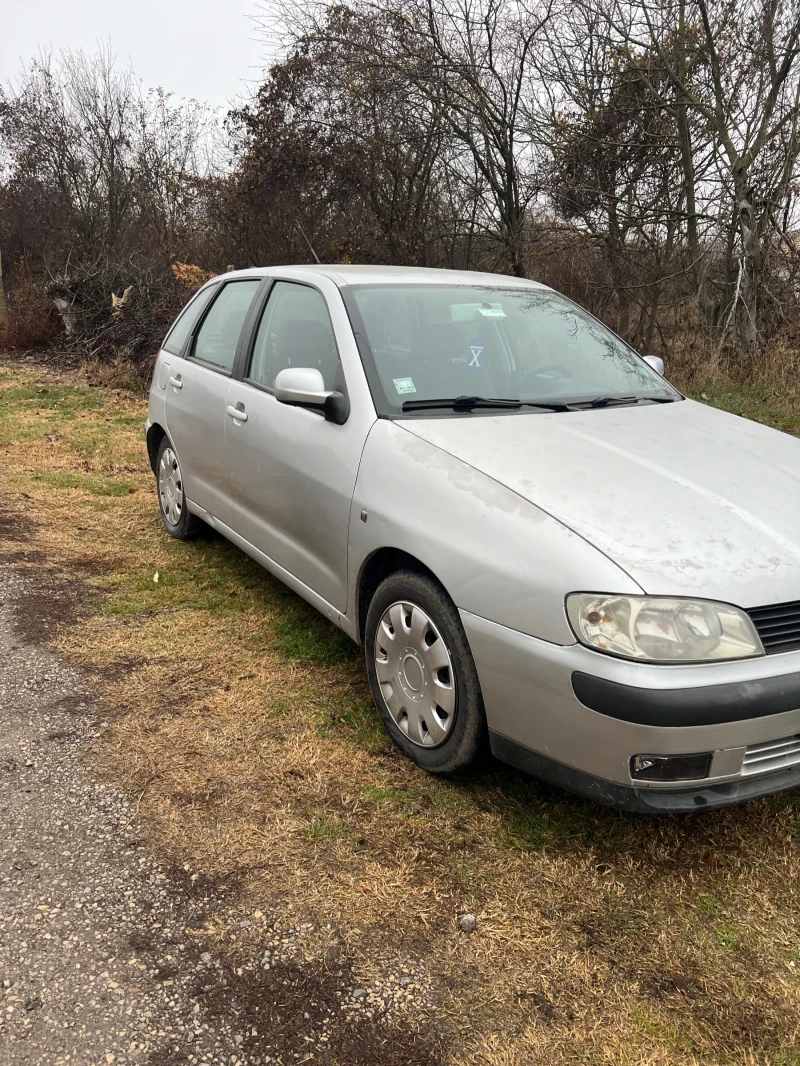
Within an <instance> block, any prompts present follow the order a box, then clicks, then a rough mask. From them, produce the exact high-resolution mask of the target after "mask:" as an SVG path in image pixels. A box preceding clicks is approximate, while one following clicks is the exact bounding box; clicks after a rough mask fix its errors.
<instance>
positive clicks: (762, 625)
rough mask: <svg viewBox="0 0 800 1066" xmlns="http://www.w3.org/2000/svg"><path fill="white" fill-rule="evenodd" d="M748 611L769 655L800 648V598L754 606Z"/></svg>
mask: <svg viewBox="0 0 800 1066" xmlns="http://www.w3.org/2000/svg"><path fill="white" fill-rule="evenodd" d="M747 613H748V614H749V615H750V619H751V621H752V623H753V625H754V626H755V627H756V630H757V632H758V635H759V636H760V637H761V643H762V644H763V645H764V651H765V652H766V653H767V654H768V655H775V654H776V653H777V652H781V651H793V650H794V649H795V648H800V600H795V601H794V602H793V603H776V604H775V605H774V606H772V607H754V608H753V609H752V610H751V611H748V612H747Z"/></svg>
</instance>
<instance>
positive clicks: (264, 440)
mask: <svg viewBox="0 0 800 1066" xmlns="http://www.w3.org/2000/svg"><path fill="white" fill-rule="evenodd" d="M331 288H332V290H333V292H332V293H331V294H330V297H329V299H330V300H332V301H334V302H337V301H338V303H336V306H335V308H334V311H335V312H336V316H335V320H337V329H336V330H334V327H333V325H332V321H331V314H330V310H331V306H330V303H329V301H328V300H327V299H326V297H325V296H323V294H322V292H321V291H320V290H319V289H317V288H315V287H313V286H311V285H308V284H303V283H300V282H295V281H285V280H277V281H276V282H275V283H274V284H273V286H272V288H271V290H270V292H269V294H268V295H266V297H265V298H264V303H263V308H261V309H260V310H259V313H257V316H255V315H254V319H253V332H254V338H253V341H252V343H251V345H250V349H251V350H250V351H249V352H248V353H246V355H245V357H244V360H243V365H242V373H241V377H242V380H235V381H232V382H231V391H230V395H229V397H228V411H229V417H228V418H227V420H226V426H225V447H226V454H227V459H228V468H229V470H230V477H231V484H232V490H233V497H234V526H235V529H236V531H237V532H238V533H239V534H240V535H241V536H242V537H244V538H245V539H246V540H248V541H249V542H250V543H251V544H253V545H254V546H255V547H256V548H257V549H259V551H261V552H263V553H264V554H265V555H266V556H268V557H269V559H270V560H272V561H273V562H274V563H277V564H278V567H280V568H281V569H282V570H285V571H288V573H289V574H290V575H292V576H293V577H294V578H296V579H297V581H298V582H299V583H301V584H302V585H304V586H306V587H307V588H308V589H310V590H312V591H313V592H314V593H316V595H317V596H318V597H321V598H322V599H323V600H324V601H326V603H327V604H330V605H331V606H332V607H334V608H336V610H338V611H342V612H344V611H345V610H346V607H347V602H346V601H347V536H348V526H349V520H350V504H351V500H352V497H353V490H354V487H355V480H356V474H357V473H358V464H359V461H360V458H361V452H362V450H363V447H364V441H365V440H366V435H367V433H368V431H369V426H370V425H371V424H372V422H373V421H374V418H375V414H374V409H371V410H370V409H369V408H368V406H367V405H366V404H364V403H360V402H359V403H355V404H353V405H352V406H351V411H350V416H349V417H348V420H347V421H346V422H345V424H344V425H341V426H339V425H335V424H334V423H332V422H329V421H327V420H326V419H325V417H324V416H323V415H322V414H321V413H320V412H319V411H318V410H309V409H306V408H301V407H294V406H289V405H287V404H283V403H280V402H279V401H278V400H276V399H275V396H274V395H273V392H272V389H273V384H274V381H275V377H276V375H277V373H278V372H279V371H280V370H282V369H284V368H285V367H289V366H294V367H315V368H317V369H318V370H320V371H321V372H322V376H323V379H324V381H325V386H326V388H327V389H333V388H336V389H340V390H342V391H343V390H345V388H346V387H347V376H348V375H347V374H345V370H344V368H343V366H342V362H341V360H340V354H339V353H340V349H341V347H342V345H345V346H347V349H348V355H349V358H350V359H351V360H353V362H352V363H351V364H350V366H351V369H350V371H349V374H350V376H351V377H352V376H354V375H355V374H361V375H362V376H363V371H362V370H361V368H360V363H358V364H357V365H356V361H357V360H358V354H357V350H356V348H355V342H354V339H353V334H352V330H351V329H350V326H349V323H348V321H347V317H346V312H345V311H344V306H343V305H342V302H341V297H340V295H339V293H338V290H336V288H335V286H333V283H331ZM361 384H363V383H362V382H360V381H359V382H356V385H357V386H358V385H361ZM355 393H356V394H357V395H359V396H360V391H359V389H358V388H356V390H355ZM350 395H351V400H352V396H353V393H352V392H351V393H350ZM236 411H239V412H241V413H242V414H246V416H247V420H246V421H242V420H241V419H238V418H236V417H235V413H236ZM299 591H303V590H302V589H300V590H299Z"/></svg>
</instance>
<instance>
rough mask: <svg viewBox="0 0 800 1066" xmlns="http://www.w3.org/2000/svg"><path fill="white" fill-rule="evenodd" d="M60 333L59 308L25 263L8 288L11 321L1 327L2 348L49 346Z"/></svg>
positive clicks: (0, 339)
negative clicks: (4, 326) (57, 313)
mask: <svg viewBox="0 0 800 1066" xmlns="http://www.w3.org/2000/svg"><path fill="white" fill-rule="evenodd" d="M57 333H58V318H57V315H56V313H55V308H54V307H53V304H52V302H51V301H50V300H49V299H48V298H47V296H46V295H45V293H44V292H43V291H42V289H41V288H40V286H39V285H38V283H37V282H36V280H35V278H33V276H32V275H31V273H30V271H29V269H28V268H27V266H25V265H24V264H23V265H22V266H20V268H19V270H18V272H17V274H16V279H15V281H14V283H13V286H12V287H11V288H10V289H9V292H8V325H7V327H6V328H5V329H2V330H0V348H23V349H30V348H47V347H48V346H49V345H50V344H52V343H53V340H54V338H55V337H56V335H57Z"/></svg>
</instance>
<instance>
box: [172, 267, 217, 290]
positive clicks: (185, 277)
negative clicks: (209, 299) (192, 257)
mask: <svg viewBox="0 0 800 1066" xmlns="http://www.w3.org/2000/svg"><path fill="white" fill-rule="evenodd" d="M172 273H173V274H174V275H175V280H176V281H179V282H180V283H181V285H185V286H186V288H187V289H191V290H192V291H194V290H195V289H199V288H200V286H201V285H205V283H206V282H207V281H210V280H211V279H212V278H215V277H216V276H217V275H216V274H212V273H210V272H209V271H207V270H203V269H202V268H201V267H199V266H195V265H194V263H181V262H175V263H173V264H172Z"/></svg>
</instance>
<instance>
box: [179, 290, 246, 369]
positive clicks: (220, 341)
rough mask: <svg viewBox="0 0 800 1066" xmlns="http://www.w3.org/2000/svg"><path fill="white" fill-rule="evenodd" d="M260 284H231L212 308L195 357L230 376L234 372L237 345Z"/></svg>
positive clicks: (198, 341) (201, 332)
mask: <svg viewBox="0 0 800 1066" xmlns="http://www.w3.org/2000/svg"><path fill="white" fill-rule="evenodd" d="M260 284H261V282H260V281H258V280H257V279H255V278H254V279H253V280H251V281H230V282H228V284H227V285H225V286H224V287H223V289H222V292H221V293H220V294H219V296H218V297H217V299H216V300H215V301H214V303H213V304H212V305H211V310H210V311H209V312H208V314H207V315H206V317H205V320H204V322H203V324H202V326H201V327H200V330H199V332H198V334H197V336H196V337H195V342H194V349H193V351H192V355H193V357H194V358H195V359H200V360H201V361H202V362H204V363H211V365H212V366H217V367H219V368H220V369H221V370H227V371H228V372H229V373H230V371H231V370H233V360H234V356H235V355H236V345H237V344H238V343H239V335H240V333H241V332H242V326H243V325H244V320H245V318H246V317H247V312H248V311H249V310H250V304H251V303H252V302H253V297H254V296H255V294H256V290H257V289H258V287H259V285H260Z"/></svg>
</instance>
